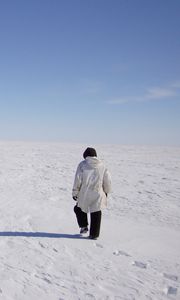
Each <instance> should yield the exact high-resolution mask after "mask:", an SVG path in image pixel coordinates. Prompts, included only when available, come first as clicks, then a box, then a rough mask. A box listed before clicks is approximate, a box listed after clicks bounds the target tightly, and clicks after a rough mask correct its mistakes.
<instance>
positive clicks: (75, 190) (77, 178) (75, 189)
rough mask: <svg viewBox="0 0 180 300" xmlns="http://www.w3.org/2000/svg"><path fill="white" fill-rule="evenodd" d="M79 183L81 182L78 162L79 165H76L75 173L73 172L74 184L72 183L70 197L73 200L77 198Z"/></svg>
mask: <svg viewBox="0 0 180 300" xmlns="http://www.w3.org/2000/svg"><path fill="white" fill-rule="evenodd" d="M81 184H82V168H81V164H79V166H78V167H77V171H76V174H75V178H74V184H73V189H72V197H73V199H74V200H75V201H76V200H77V198H78V194H79V191H80V188H81Z"/></svg>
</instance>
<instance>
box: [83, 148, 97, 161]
mask: <svg viewBox="0 0 180 300" xmlns="http://www.w3.org/2000/svg"><path fill="white" fill-rule="evenodd" d="M87 156H97V153H96V150H95V149H94V148H89V147H88V148H87V149H86V150H85V151H84V153H83V157H84V159H85V158H86V157H87Z"/></svg>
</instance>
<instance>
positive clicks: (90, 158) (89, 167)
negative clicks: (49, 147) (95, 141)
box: [72, 148, 111, 234]
mask: <svg viewBox="0 0 180 300" xmlns="http://www.w3.org/2000/svg"><path fill="white" fill-rule="evenodd" d="M83 156H84V160H83V161H82V162H81V163H80V164H79V166H78V168H77V171H76V175H75V180H74V186H73V192H72V195H73V199H74V200H77V206H76V211H77V207H78V208H79V209H80V210H81V211H82V212H83V213H88V212H90V213H91V214H92V213H96V212H97V213H98V214H99V215H101V209H102V208H103V207H105V206H106V205H107V194H108V193H109V192H110V189H111V180H110V175H109V172H108V171H107V169H106V168H105V166H104V164H103V163H102V162H101V161H100V160H99V159H98V158H97V154H96V150H95V149H94V148H87V149H86V151H85V152H84V154H83ZM79 215H80V214H79ZM78 223H79V222H78ZM79 224H80V223H79ZM99 226H100V225H99ZM80 227H84V226H80ZM90 234H91V231H90Z"/></svg>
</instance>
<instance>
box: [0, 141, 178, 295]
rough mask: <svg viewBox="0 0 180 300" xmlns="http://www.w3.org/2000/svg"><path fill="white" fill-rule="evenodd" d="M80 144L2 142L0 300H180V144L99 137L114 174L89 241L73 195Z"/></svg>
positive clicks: (102, 153) (101, 154)
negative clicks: (108, 141) (124, 142)
mask: <svg viewBox="0 0 180 300" xmlns="http://www.w3.org/2000/svg"><path fill="white" fill-rule="evenodd" d="M86 146H89V145H81V144H60V143H59V144H58V143H57V144H55V143H49V144H46V143H21V142H1V143H0V204H1V209H0V299H2V300H32V299H33V300H39V299H41V300H51V299H52V300H64V299H67V300H71V299H73V300H76V299H77V300H78V299H80V300H81V299H82V300H94V299H95V300H102V299H103V300H165V299H176V300H179V299H180V148H178V147H177V148H175V147H174V148H170V147H136V146H114V145H97V146H96V149H97V153H98V156H99V157H100V158H102V160H103V161H104V162H105V163H106V165H107V167H108V169H109V171H110V172H111V175H112V182H113V191H112V194H111V195H110V196H109V198H108V208H107V209H106V210H104V211H103V217H102V225H101V235H100V237H99V239H98V240H97V241H93V240H89V239H88V238H87V236H88V233H87V234H86V235H83V236H82V235H80V234H79V228H78V226H77V223H76V219H75V215H74V212H73V206H74V205H75V202H74V201H73V200H72V197H71V190H72V185H73V180H74V175H75V171H76V167H77V165H78V163H79V162H80V160H81V159H82V153H83V151H84V149H85V148H86Z"/></svg>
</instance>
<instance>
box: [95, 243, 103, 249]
mask: <svg viewBox="0 0 180 300" xmlns="http://www.w3.org/2000/svg"><path fill="white" fill-rule="evenodd" d="M94 246H96V247H98V248H103V245H101V244H99V243H94Z"/></svg>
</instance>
